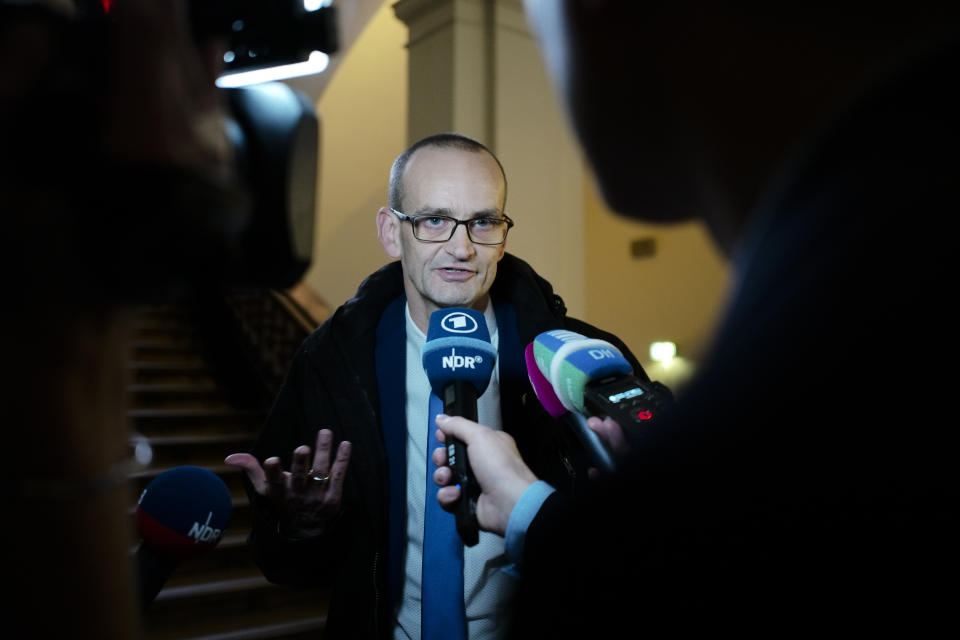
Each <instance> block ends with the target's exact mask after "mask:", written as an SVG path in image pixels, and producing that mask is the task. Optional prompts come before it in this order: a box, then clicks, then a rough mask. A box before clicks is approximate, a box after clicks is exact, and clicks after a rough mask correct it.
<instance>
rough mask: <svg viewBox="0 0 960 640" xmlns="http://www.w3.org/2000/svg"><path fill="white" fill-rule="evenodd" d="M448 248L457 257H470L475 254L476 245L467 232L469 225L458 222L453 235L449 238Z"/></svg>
mask: <svg viewBox="0 0 960 640" xmlns="http://www.w3.org/2000/svg"><path fill="white" fill-rule="evenodd" d="M447 250H448V251H449V252H450V253H451V254H453V255H454V256H456V257H457V258H461V259H462V258H468V257H470V256H471V255H473V254H474V252H475V251H476V247H475V246H474V245H473V241H472V240H470V234H468V233H467V225H465V224H458V225H457V228H456V229H454V230H453V235H452V236H451V237H450V239H449V240H447Z"/></svg>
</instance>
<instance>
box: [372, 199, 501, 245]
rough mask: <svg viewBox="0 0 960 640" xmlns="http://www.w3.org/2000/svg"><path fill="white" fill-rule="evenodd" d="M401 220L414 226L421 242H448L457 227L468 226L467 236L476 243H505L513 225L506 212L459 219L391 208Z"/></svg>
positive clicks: (414, 235) (414, 232) (414, 230)
mask: <svg viewBox="0 0 960 640" xmlns="http://www.w3.org/2000/svg"><path fill="white" fill-rule="evenodd" d="M390 211H393V212H394V213H395V214H397V217H399V218H400V219H401V220H406V221H407V222H409V223H410V226H412V227H413V237H414V238H416V239H417V240H419V241H420V242H446V241H448V240H449V239H450V238H452V237H453V234H454V233H456V232H457V227H459V226H460V225H463V226H465V227H466V228H467V237H468V238H470V241H471V242H473V243H474V244H488V245H490V244H494V245H495V244H503V243H504V241H506V239H507V231H509V230H510V227H512V226H513V220H511V219H510V218H508V217H507V215H506V214H504V215H503V217H502V218H488V217H481V218H471V219H470V220H457V219H456V218H451V217H450V216H438V215H433V214H430V213H426V214H423V215H419V216H408V215H407V214H405V213H400V212H399V211H397V210H396V209H393V208H391V209H390Z"/></svg>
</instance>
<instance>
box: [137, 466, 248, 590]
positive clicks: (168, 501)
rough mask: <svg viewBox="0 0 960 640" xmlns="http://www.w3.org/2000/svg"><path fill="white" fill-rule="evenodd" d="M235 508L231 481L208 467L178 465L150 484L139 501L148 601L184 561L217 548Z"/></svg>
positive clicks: (139, 554) (139, 557) (139, 559)
mask: <svg viewBox="0 0 960 640" xmlns="http://www.w3.org/2000/svg"><path fill="white" fill-rule="evenodd" d="M232 510H233V506H232V503H231V500H230V490H229V489H228V488H227V485H226V484H224V482H223V480H221V479H220V476H218V475H217V474H215V473H213V472H212V471H210V470H208V469H204V468H203V467H194V466H182V467H174V468H173V469H168V470H167V471H164V472H163V473H161V474H160V475H158V476H157V477H156V478H154V479H153V480H152V481H151V482H150V484H148V485H147V488H146V489H144V490H143V493H142V494H140V501H139V502H138V504H137V532H138V533H139V534H140V538H141V539H142V540H143V541H142V542H141V544H140V546H139V547H138V548H137V564H138V569H139V573H140V596H141V603H142V604H144V605H146V604H148V603H150V602H152V601H153V599H154V598H155V597H156V595H157V593H159V591H160V589H161V588H162V587H163V584H164V583H165V582H166V581H167V578H169V577H170V574H171V573H172V572H173V570H174V568H176V565H177V563H178V562H180V561H181V560H184V559H186V558H190V557H194V556H198V555H201V554H204V553H207V552H208V551H210V550H212V549H213V548H214V547H215V546H217V544H218V543H219V542H220V539H221V538H222V537H223V532H224V530H225V529H226V528H227V525H228V524H229V522H230V515H231V513H232Z"/></svg>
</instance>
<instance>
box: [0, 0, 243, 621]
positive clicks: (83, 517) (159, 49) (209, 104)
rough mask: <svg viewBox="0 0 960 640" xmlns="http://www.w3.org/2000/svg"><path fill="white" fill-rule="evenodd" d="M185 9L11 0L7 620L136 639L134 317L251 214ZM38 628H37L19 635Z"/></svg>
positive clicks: (2, 60)
mask: <svg viewBox="0 0 960 640" xmlns="http://www.w3.org/2000/svg"><path fill="white" fill-rule="evenodd" d="M218 47H219V45H217V44H216V43H215V42H212V41H211V42H210V43H209V48H208V47H207V45H195V43H194V42H193V41H192V40H191V38H190V35H189V30H188V26H187V24H186V19H185V12H184V7H183V4H182V3H181V2H179V1H173V0H125V1H124V2H119V3H116V5H115V7H114V13H113V19H112V23H111V25H110V27H109V30H108V28H107V25H106V24H105V23H104V22H99V23H97V22H95V21H91V22H87V21H85V20H84V19H83V16H81V15H79V13H78V12H76V11H75V6H74V3H72V2H69V1H63V2H54V1H51V2H12V1H11V2H7V1H4V2H2V3H0V69H2V73H3V77H4V81H3V83H2V86H0V192H2V194H3V204H2V207H3V214H4V221H5V223H6V225H5V233H4V239H5V244H6V247H5V251H4V252H3V271H4V274H5V277H6V280H5V281H6V282H7V284H8V288H7V290H6V292H5V293H6V295H7V298H8V301H7V304H6V305H5V306H4V312H3V315H2V325H0V330H2V333H3V335H4V337H5V340H6V348H5V350H4V356H5V362H4V370H5V376H4V383H3V385H2V386H3V389H4V397H3V406H4V408H5V410H6V414H5V416H6V423H7V427H8V434H9V435H8V437H7V441H6V450H7V452H8V458H9V462H8V464H7V466H6V470H5V471H4V484H5V486H6V491H5V492H4V513H5V514H6V516H7V519H6V525H5V527H4V537H3V548H4V550H5V556H4V557H5V562H4V566H5V567H6V569H7V571H8V575H9V576H11V580H10V585H9V589H8V591H9V592H10V593H12V597H10V598H9V599H7V604H6V605H5V607H4V610H5V613H6V612H9V613H8V615H5V616H4V625H5V628H6V629H8V630H10V631H11V633H13V634H15V635H17V636H18V637H52V636H54V635H60V636H62V635H74V634H78V633H79V634H81V635H84V636H85V637H96V638H125V639H126V638H131V637H136V636H137V635H138V632H139V621H138V618H137V605H136V601H135V597H136V593H137V589H136V588H135V587H134V584H135V581H136V576H135V575H134V571H133V568H132V564H131V558H130V550H131V548H132V546H133V542H134V538H133V530H132V527H131V526H130V525H131V522H130V515H129V513H130V511H129V510H130V505H131V504H132V502H133V501H134V500H135V496H132V495H131V493H130V484H129V480H128V476H129V473H130V472H132V471H133V470H134V469H135V468H136V466H135V465H134V464H132V463H131V461H130V458H129V454H130V450H129V444H128V437H129V433H128V425H127V424H126V421H125V416H124V408H125V407H126V404H125V394H126V383H127V367H128V350H129V344H130V342H129V340H130V333H129V329H130V325H131V323H130V316H129V312H130V308H131V305H132V304H134V303H135V302H137V301H141V300H145V299H152V296H156V295H166V294H169V293H171V292H176V291H181V290H182V288H183V287H185V286H188V284H189V283H190V282H192V281H193V279H194V278H195V277H196V276H195V273H197V272H200V271H202V269H203V267H204V266H206V265H207V264H208V263H206V262H204V260H206V259H209V260H210V261H211V264H216V260H217V259H221V258H223V257H224V256H226V255H228V254H230V251H231V248H230V246H231V244H232V241H233V240H234V236H233V235H232V233H231V231H230V230H231V229H235V228H242V226H243V222H244V220H245V219H246V216H247V213H248V211H249V210H248V207H247V205H248V200H247V195H246V193H245V191H244V189H243V188H242V187H241V185H240V184H239V183H238V181H237V178H236V175H235V173H234V167H233V164H232V160H231V158H230V156H229V154H227V153H225V151H226V149H227V146H226V138H225V135H224V133H223V129H222V124H221V123H222V120H221V118H222V116H223V115H224V112H223V111H222V109H221V104H220V99H219V97H218V93H217V92H216V90H215V87H214V84H213V78H214V77H215V72H216V64H215V61H216V59H217V57H218V54H217V51H218ZM20 634H22V636H21V635H20Z"/></svg>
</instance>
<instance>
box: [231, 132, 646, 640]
mask: <svg viewBox="0 0 960 640" xmlns="http://www.w3.org/2000/svg"><path fill="white" fill-rule="evenodd" d="M506 189H507V185H506V179H505V176H504V172H503V168H502V167H501V165H500V163H499V161H498V160H497V159H496V158H495V157H494V156H493V154H492V153H491V152H490V151H489V149H487V148H486V147H484V146H483V145H482V144H480V143H478V142H476V141H474V140H472V139H470V138H467V137H465V136H462V135H458V134H438V135H435V136H431V137H428V138H426V139H424V140H421V141H419V142H417V143H415V144H414V145H412V146H411V147H410V148H409V149H408V150H406V151H405V152H404V153H402V154H401V155H400V156H399V157H398V158H397V160H396V162H395V163H394V165H393V168H392V170H391V176H390V195H389V204H390V206H389V207H384V208H382V209H380V210H379V211H378V213H377V230H378V237H379V240H380V243H381V245H382V246H383V248H384V251H385V252H386V254H387V255H388V256H389V257H390V258H392V259H394V260H395V262H393V263H391V264H388V265H387V266H386V267H383V268H382V269H380V270H379V271H377V272H376V273H374V274H373V275H371V276H370V277H368V278H367V279H366V280H365V281H364V282H363V283H362V284H361V285H360V288H359V290H358V292H357V295H356V297H354V298H353V299H351V300H350V301H348V302H347V303H346V304H344V305H343V306H342V307H341V308H339V309H338V310H337V311H336V312H335V313H334V314H333V316H332V317H331V318H330V319H329V320H327V321H326V322H325V323H324V324H323V325H322V326H321V327H320V328H319V329H318V330H317V331H316V332H315V333H314V334H313V335H312V336H311V337H310V338H308V339H307V340H306V341H305V343H304V345H303V347H302V348H301V349H300V351H299V353H298V354H297V356H296V357H295V359H294V362H293V363H292V366H291V368H290V372H289V374H288V378H287V380H286V382H285V384H284V387H283V389H282V390H281V392H280V394H279V397H278V398H277V400H276V403H275V405H274V407H273V410H272V411H271V414H270V416H269V417H268V418H267V421H266V423H265V425H264V428H263V432H262V435H261V437H260V439H259V442H258V443H257V445H256V447H255V449H254V451H253V454H252V455H250V454H234V455H232V456H229V457H228V458H227V462H228V463H230V464H235V465H237V466H240V467H242V468H243V469H244V470H245V471H246V473H247V476H248V477H249V479H250V481H251V482H250V487H249V493H250V495H251V499H252V502H253V507H254V522H253V529H252V533H251V538H250V544H251V546H252V549H253V552H254V554H255V556H256V558H257V561H258V563H259V566H260V567H261V568H262V570H263V572H264V574H265V575H266V576H267V578H268V579H270V580H272V581H275V582H280V583H288V584H302V585H308V584H317V583H320V582H322V581H332V583H333V585H334V593H333V596H332V599H331V602H330V610H329V615H328V620H327V635H328V636H329V637H349V638H361V637H371V638H382V637H388V636H389V637H396V638H405V637H410V638H417V637H420V634H421V610H420V604H421V599H420V595H421V578H422V577H423V572H422V567H421V551H422V545H423V535H424V533H423V532H424V529H423V527H424V505H425V498H426V494H427V467H426V465H427V458H428V450H429V447H428V444H427V437H428V434H429V432H430V431H432V427H430V426H428V425H429V417H428V396H429V384H428V381H427V379H426V375H425V373H424V371H423V367H422V366H421V364H420V349H421V347H422V345H423V343H424V341H425V334H426V332H427V329H428V325H429V322H430V314H431V313H432V312H433V311H435V310H437V309H442V308H446V307H452V306H456V307H469V308H472V309H475V310H477V311H479V312H482V313H483V314H484V317H485V318H486V321H487V325H488V328H489V331H490V335H491V338H492V343H493V344H494V346H495V347H497V349H498V358H497V366H496V369H495V370H494V373H493V377H492V380H491V383H490V386H489V387H488V389H487V391H486V392H485V393H484V394H483V396H481V398H480V399H479V402H478V412H479V416H480V419H481V420H484V421H487V423H488V424H492V425H494V426H497V425H499V424H503V425H510V426H511V434H512V436H513V437H514V438H515V439H516V441H517V442H518V444H519V446H520V448H521V450H522V451H523V452H524V456H525V457H526V458H527V460H529V461H531V466H532V467H534V468H536V469H537V470H538V473H542V474H544V475H545V476H546V477H550V478H552V482H557V483H558V484H557V485H555V486H558V487H560V488H561V489H563V490H564V491H565V492H566V491H569V492H571V493H572V492H574V491H576V490H578V489H579V488H580V487H581V485H582V484H583V483H584V482H585V479H584V478H585V477H586V476H585V471H586V469H585V468H584V464H583V463H582V462H580V461H578V460H577V459H575V456H574V454H575V453H576V451H575V450H574V449H573V448H571V446H570V445H571V443H570V442H569V441H568V439H567V437H566V435H565V432H564V431H563V429H562V428H561V426H560V425H559V423H557V422H555V421H553V420H552V419H550V418H549V416H548V415H547V413H546V412H545V411H544V410H543V408H542V407H541V406H540V404H539V402H538V401H537V399H536V396H535V394H534V393H533V392H532V390H531V388H530V385H529V382H528V379H527V374H526V367H525V361H524V357H523V350H524V347H525V346H526V345H527V344H529V343H530V342H531V341H532V340H533V338H534V337H535V336H536V335H538V334H539V333H541V332H542V331H546V330H549V329H553V328H568V329H570V330H573V331H575V332H577V333H583V334H588V335H591V336H595V337H599V338H603V339H606V340H609V341H611V342H613V343H614V344H616V345H617V346H618V347H619V348H620V349H621V350H622V351H623V352H624V354H625V355H627V356H628V357H629V359H630V360H631V364H633V366H634V367H635V369H636V370H637V371H638V372H640V373H639V375H643V373H642V370H641V369H640V366H639V364H638V363H637V362H636V359H635V358H634V357H633V356H632V355H631V354H630V353H629V351H627V350H626V347H624V345H623V344H622V343H621V342H620V341H619V340H617V339H616V338H615V337H613V336H611V335H609V334H606V333H603V332H600V331H598V330H597V329H595V328H593V327H590V326H589V325H586V324H585V323H583V322H580V321H578V320H575V319H573V318H569V317H567V316H566V311H565V308H564V305H563V302H562V300H561V299H560V298H559V297H558V296H556V295H555V294H554V293H553V290H552V288H551V286H550V285H549V283H547V282H546V281H545V280H543V279H542V278H540V277H539V276H538V275H537V274H536V273H534V271H533V270H532V269H531V268H530V267H529V266H528V265H527V264H526V263H524V262H522V261H521V260H519V259H517V258H515V257H513V256H511V255H509V254H507V253H505V243H506V238H507V232H508V230H509V228H510V227H511V226H512V224H513V223H512V220H511V219H510V218H509V217H508V216H507V214H506V213H505V211H504V207H505V203H506ZM513 426H518V427H520V429H519V430H517V429H513V428H512V427H513ZM318 430H319V431H318ZM334 442H339V444H338V445H337V446H336V452H335V454H334V455H333V460H332V461H331V452H332V450H333V449H334V444H333V443H334ZM314 443H315V448H314V450H313V451H311V449H310V448H309V446H307V445H308V444H314ZM568 452H569V453H568ZM284 469H287V471H285V470H284ZM312 477H317V478H319V480H317V481H314V480H311V478H312ZM325 478H329V479H328V480H325ZM432 493H433V491H432V485H431V489H430V495H431V497H432ZM441 515H445V514H441ZM507 565H508V563H507V561H506V558H505V556H504V553H503V540H502V539H501V538H500V537H498V536H495V535H492V534H487V533H484V534H482V537H481V541H480V542H479V544H477V545H475V546H471V547H467V548H466V550H465V553H464V585H463V588H464V599H465V612H466V619H467V621H468V625H469V637H471V638H489V637H495V636H496V635H497V634H498V633H500V632H502V631H503V629H504V627H505V623H506V620H507V617H506V612H505V603H506V602H507V601H508V600H509V597H510V595H511V593H512V588H513V583H514V578H513V577H512V575H511V574H510V573H509V572H508V571H505V570H504V569H507V568H508V567H507Z"/></svg>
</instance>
